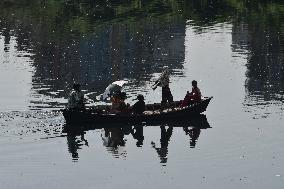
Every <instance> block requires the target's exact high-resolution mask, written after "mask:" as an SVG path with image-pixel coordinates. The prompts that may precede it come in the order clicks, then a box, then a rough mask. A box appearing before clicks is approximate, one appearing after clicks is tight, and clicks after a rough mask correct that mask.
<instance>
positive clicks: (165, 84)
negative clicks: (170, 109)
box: [152, 66, 173, 105]
mask: <svg viewBox="0 0 284 189" xmlns="http://www.w3.org/2000/svg"><path fill="white" fill-rule="evenodd" d="M169 83H170V73H169V68H168V66H164V67H163V72H162V74H161V75H160V77H159V78H158V80H157V81H156V82H155V83H154V85H152V89H153V90H155V89H156V88H157V87H158V86H159V87H162V102H161V104H162V105H165V104H166V103H167V102H169V103H172V102H173V95H172V93H171V90H170V87H169Z"/></svg>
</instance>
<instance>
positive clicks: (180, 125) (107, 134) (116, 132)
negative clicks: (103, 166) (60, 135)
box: [63, 114, 211, 166]
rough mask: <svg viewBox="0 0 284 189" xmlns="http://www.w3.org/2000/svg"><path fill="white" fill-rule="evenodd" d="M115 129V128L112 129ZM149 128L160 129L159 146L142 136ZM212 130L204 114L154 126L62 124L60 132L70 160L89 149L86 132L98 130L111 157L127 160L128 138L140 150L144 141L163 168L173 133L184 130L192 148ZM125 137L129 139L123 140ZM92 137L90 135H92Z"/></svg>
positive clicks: (158, 123)
mask: <svg viewBox="0 0 284 189" xmlns="http://www.w3.org/2000/svg"><path fill="white" fill-rule="evenodd" d="M114 126H116V127H114ZM152 127H158V128H159V129H160V136H159V137H160V143H159V144H156V143H155V142H153V141H152V140H151V138H150V139H149V138H148V137H147V136H144V133H145V130H147V129H151V128H152ZM207 128H211V127H210V125H209V123H208V121H207V118H206V116H205V115H203V114H202V115H200V116H197V117H195V118H191V119H185V120H182V121H177V122H162V123H161V122H155V123H154V124H151V123H147V125H145V124H138V125H133V126H121V125H120V124H117V125H101V126H100V125H72V126H71V125H65V127H64V130H63V132H64V133H67V137H66V138H67V144H68V151H69V153H70V154H71V155H72V159H73V161H78V160H79V151H80V149H81V148H82V147H83V146H86V147H88V146H89V143H88V139H87V138H86V137H85V134H86V132H90V131H92V130H98V131H100V137H101V140H102V145H103V146H104V147H105V148H106V150H107V151H108V152H109V153H110V154H112V156H113V157H114V158H123V159H124V158H126V157H127V151H126V148H125V146H127V145H129V144H127V143H130V141H129V137H130V136H131V137H130V138H131V140H132V141H134V142H133V144H135V146H136V147H138V148H141V147H143V145H148V144H145V143H144V141H145V140H146V141H151V142H150V144H151V146H152V148H153V149H155V151H156V152H157V156H158V157H159V158H160V163H161V164H162V165H163V166H165V165H166V163H167V160H168V151H169V142H170V140H171V137H172V134H173V131H174V130H181V129H182V130H183V131H184V133H185V136H188V140H189V148H195V146H196V143H197V140H198V138H199V135H200V133H201V129H207ZM126 136H129V137H128V140H126ZM92 137H93V135H92Z"/></svg>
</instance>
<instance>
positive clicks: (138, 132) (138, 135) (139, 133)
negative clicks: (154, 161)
mask: <svg viewBox="0 0 284 189" xmlns="http://www.w3.org/2000/svg"><path fill="white" fill-rule="evenodd" d="M131 134H132V136H133V138H134V139H136V140H137V142H136V146H137V147H142V146H143V141H144V135H143V125H135V126H134V127H133V129H132V130H131Z"/></svg>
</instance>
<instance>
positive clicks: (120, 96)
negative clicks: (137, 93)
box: [110, 91, 128, 113]
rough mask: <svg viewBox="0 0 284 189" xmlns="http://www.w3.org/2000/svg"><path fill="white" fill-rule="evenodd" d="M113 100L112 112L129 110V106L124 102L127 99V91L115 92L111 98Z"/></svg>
mask: <svg viewBox="0 0 284 189" xmlns="http://www.w3.org/2000/svg"><path fill="white" fill-rule="evenodd" d="M110 100H111V103H112V105H111V112H112V113H124V112H127V111H128V106H127V105H126V103H125V102H124V101H125V100H126V93H125V92H121V91H117V92H115V93H114V94H113V95H112V97H111V98H110Z"/></svg>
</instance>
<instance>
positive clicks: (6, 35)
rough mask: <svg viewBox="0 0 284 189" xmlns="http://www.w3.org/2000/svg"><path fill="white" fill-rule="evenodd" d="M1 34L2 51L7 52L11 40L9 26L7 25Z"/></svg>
mask: <svg viewBox="0 0 284 189" xmlns="http://www.w3.org/2000/svg"><path fill="white" fill-rule="evenodd" d="M2 35H3V36H4V51H5V52H8V51H9V44H10V40H11V34H10V29H9V27H7V28H5V29H4V30H3V32H2Z"/></svg>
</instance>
